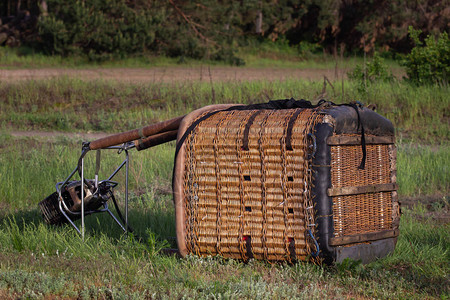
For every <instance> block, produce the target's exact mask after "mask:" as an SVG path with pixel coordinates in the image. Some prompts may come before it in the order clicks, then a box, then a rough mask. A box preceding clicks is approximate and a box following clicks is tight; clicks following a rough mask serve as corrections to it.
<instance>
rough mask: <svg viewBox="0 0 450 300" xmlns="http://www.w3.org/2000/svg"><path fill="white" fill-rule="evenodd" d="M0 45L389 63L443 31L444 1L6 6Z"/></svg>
mask: <svg viewBox="0 0 450 300" xmlns="http://www.w3.org/2000/svg"><path fill="white" fill-rule="evenodd" d="M0 16H1V24H0V45H8V46H11V47H15V46H26V47H27V49H31V51H32V52H43V53H46V54H50V55H54V54H57V55H62V56H69V55H71V56H73V55H76V56H83V57H85V58H88V59H89V60H90V61H105V60H111V59H117V58H126V57H133V56H143V55H158V56H166V57H179V58H181V61H183V59H185V58H194V59H206V60H209V61H214V60H216V61H224V62H225V63H228V64H232V65H244V64H245V60H244V59H242V58H241V57H239V55H237V52H236V49H238V48H239V47H245V46H248V45H258V44H259V43H262V42H276V43H278V44H281V45H286V46H290V47H292V48H294V49H296V50H298V54H299V57H302V56H303V57H306V56H308V55H309V54H312V53H316V54H317V53H322V52H323V53H324V54H332V55H341V56H342V55H351V54H362V53H363V52H366V53H371V52H373V51H378V52H381V53H384V54H385V55H387V56H389V57H392V58H397V57H398V55H401V54H405V53H408V52H409V51H410V50H411V49H412V47H413V46H414V43H413V41H412V40H411V39H409V37H408V27H409V26H412V27H414V28H415V29H418V30H421V32H422V33H421V37H422V38H423V37H425V36H428V35H437V34H438V33H442V32H446V31H448V28H449V22H450V6H449V5H448V2H447V1H435V0H415V1H403V0H393V1H387V0H370V1H363V0H353V1H348V0H340V1H334V0H303V1H298V0H293V1H292V0H291V1H288V0H248V1H243V0H241V1H213V0H198V1H178V0H168V1H154V0H150V1H147V0H145V1H144V0H108V1H107V0H92V1H83V0H70V1H65V0H6V1H2V2H1V3H0Z"/></svg>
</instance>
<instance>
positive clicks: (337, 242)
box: [328, 229, 399, 246]
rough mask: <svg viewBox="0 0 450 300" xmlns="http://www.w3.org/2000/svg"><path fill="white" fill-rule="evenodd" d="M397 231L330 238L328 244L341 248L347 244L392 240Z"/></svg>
mask: <svg viewBox="0 0 450 300" xmlns="http://www.w3.org/2000/svg"><path fill="white" fill-rule="evenodd" d="M398 232H399V231H398V229H395V230H384V231H379V232H369V233H363V234H355V235H347V236H342V237H332V238H330V240H329V242H328V244H329V245H330V246H342V245H348V244H355V243H361V242H370V241H377V240H382V239H387V238H393V237H397V236H398Z"/></svg>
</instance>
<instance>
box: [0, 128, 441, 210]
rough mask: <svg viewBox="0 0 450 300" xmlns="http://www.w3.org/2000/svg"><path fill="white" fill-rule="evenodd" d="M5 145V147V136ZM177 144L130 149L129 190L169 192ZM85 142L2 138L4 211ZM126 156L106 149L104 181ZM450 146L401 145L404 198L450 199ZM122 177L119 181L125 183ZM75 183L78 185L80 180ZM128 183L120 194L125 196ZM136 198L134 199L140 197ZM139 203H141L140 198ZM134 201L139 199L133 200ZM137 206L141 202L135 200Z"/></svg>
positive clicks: (33, 194) (68, 167) (89, 172)
mask: <svg viewBox="0 0 450 300" xmlns="http://www.w3.org/2000/svg"><path fill="white" fill-rule="evenodd" d="M2 136H3V137H4V138H3V140H4V142H3V143H2V142H1V139H2V138H1V137H2ZM174 148H175V147H174V143H170V144H165V145H161V146H158V147H155V148H151V149H148V150H145V151H140V152H138V151H135V150H131V151H130V155H131V165H130V188H131V190H132V191H134V193H135V196H136V197H138V196H140V195H142V194H147V195H149V196H152V195H155V194H158V193H160V192H161V191H162V192H163V193H170V190H171V186H170V182H171V178H172V167H173V155H174ZM80 149H81V142H79V143H76V142H74V141H73V140H69V139H64V138H63V139H61V138H60V139H57V140H54V141H45V140H44V141H41V140H39V138H28V139H17V138H12V137H10V136H9V135H7V134H3V135H1V134H0V182H2V184H1V185H0V199H2V201H1V202H0V203H1V206H3V207H4V208H5V209H7V208H8V209H12V210H16V209H20V208H26V207H35V206H36V205H37V203H38V202H39V201H40V200H42V199H44V198H45V197H46V196H47V195H49V194H51V193H52V192H54V190H55V183H56V182H59V181H63V180H64V179H65V178H66V177H67V176H68V175H69V173H70V172H71V171H72V170H73V169H74V168H75V166H76V165H77V161H78V157H79V155H80V151H81V150H80ZM122 159H124V155H117V153H116V151H113V150H103V151H102V159H101V166H102V167H101V170H100V174H99V175H100V178H107V177H108V176H109V174H111V173H112V171H114V169H115V168H116V167H117V166H118V165H119V164H120V163H121V161H122ZM449 161H450V148H449V147H447V146H434V147H431V146H420V145H419V146H416V145H413V144H399V148H398V161H397V166H398V172H397V174H398V183H399V187H400V189H399V193H400V196H413V195H415V196H418V195H429V194H438V195H448V194H449V192H450V186H449V185H448V182H449V181H450V175H449V169H448V162H449ZM94 166H95V153H88V155H87V156H86V177H88V178H93V177H94V170H95V168H94ZM123 174H124V173H123V172H121V173H119V174H118V175H117V177H116V178H115V179H116V180H118V181H119V182H121V183H123V179H124V177H123ZM74 179H76V180H79V177H78V175H76V176H74ZM123 188H124V187H123V184H122V185H119V186H118V191H119V192H123ZM136 197H135V198H136ZM136 199H137V198H136ZM133 201H134V200H133ZM135 201H138V200H135Z"/></svg>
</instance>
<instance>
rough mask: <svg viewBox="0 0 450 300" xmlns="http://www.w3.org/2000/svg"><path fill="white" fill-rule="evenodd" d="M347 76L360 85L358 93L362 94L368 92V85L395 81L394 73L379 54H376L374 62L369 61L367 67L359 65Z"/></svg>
mask: <svg viewBox="0 0 450 300" xmlns="http://www.w3.org/2000/svg"><path fill="white" fill-rule="evenodd" d="M347 76H348V78H349V79H351V80H355V81H356V82H357V83H358V91H359V92H361V93H365V92H366V89H367V85H368V84H370V83H373V82H376V81H381V82H390V81H392V80H394V76H393V75H392V72H391V71H390V70H389V68H388V66H387V65H386V64H385V63H384V59H383V58H381V56H380V55H379V54H378V53H375V54H374V55H373V58H372V60H369V61H367V62H366V64H365V66H361V65H357V66H356V67H355V68H354V69H353V70H352V71H350V72H348V73H347Z"/></svg>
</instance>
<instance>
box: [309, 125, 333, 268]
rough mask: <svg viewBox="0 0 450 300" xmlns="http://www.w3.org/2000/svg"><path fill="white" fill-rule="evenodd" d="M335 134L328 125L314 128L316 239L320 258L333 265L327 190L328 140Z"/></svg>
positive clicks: (330, 214)
mask: <svg viewBox="0 0 450 300" xmlns="http://www.w3.org/2000/svg"><path fill="white" fill-rule="evenodd" d="M332 134H333V127H332V126H331V125H330V124H327V123H320V124H317V125H316V127H315V128H314V135H315V136H316V143H317V144H316V145H317V149H316V153H315V155H314V157H313V160H312V169H313V174H314V179H313V184H312V188H311V191H312V194H313V203H314V208H315V217H316V220H315V222H316V224H317V227H316V238H317V242H318V244H319V248H320V254H319V255H320V256H321V257H322V258H323V259H324V261H325V263H327V264H331V263H332V262H333V261H334V260H335V255H336V253H335V251H334V247H331V246H330V245H329V239H330V237H332V236H333V230H334V229H333V217H332V214H333V212H332V199H331V197H329V196H328V194H327V190H328V189H329V188H331V173H330V169H331V150H330V146H329V145H328V144H327V139H328V137H329V136H331V135H332Z"/></svg>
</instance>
